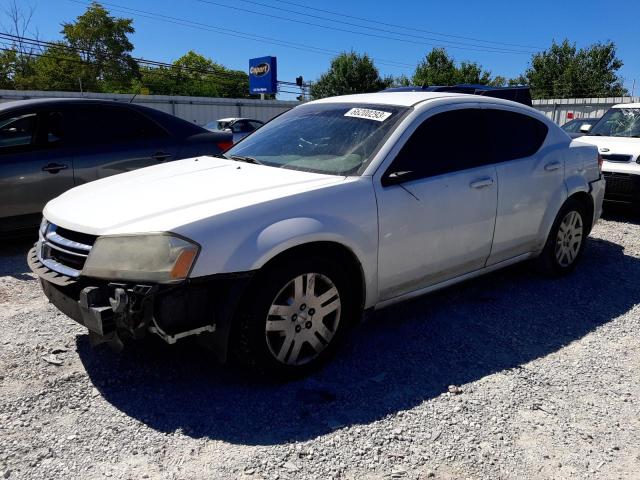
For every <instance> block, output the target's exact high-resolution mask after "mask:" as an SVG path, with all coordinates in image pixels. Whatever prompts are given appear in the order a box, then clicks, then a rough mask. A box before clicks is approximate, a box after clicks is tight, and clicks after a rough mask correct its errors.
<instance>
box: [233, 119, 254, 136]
mask: <svg viewBox="0 0 640 480" xmlns="http://www.w3.org/2000/svg"><path fill="white" fill-rule="evenodd" d="M231 131H232V132H233V133H246V132H252V131H253V128H251V127H249V123H248V122H246V121H245V120H239V121H237V122H235V123H234V124H233V125H232V126H231Z"/></svg>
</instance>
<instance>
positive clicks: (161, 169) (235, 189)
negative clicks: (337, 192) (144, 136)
mask: <svg viewBox="0 0 640 480" xmlns="http://www.w3.org/2000/svg"><path fill="white" fill-rule="evenodd" d="M344 179H345V177H341V176H335V175H323V174H317V173H309V172H301V171H296V170H288V169H283V168H275V167H267V166H263V165H253V164H247V163H240V162H235V161H232V160H225V159H222V158H214V157H198V158H191V159H187V160H180V161H175V162H170V163H166V164H162V165H156V166H153V167H148V168H143V169H140V170H135V171H133V172H128V173H123V174H120V175H115V176H113V177H109V178H104V179H102V180H97V181H95V182H91V183H87V184H85V185H81V186H79V187H76V188H73V189H71V190H69V191H67V192H65V193H64V194H62V195H60V196H59V197H57V198H55V199H54V200H51V201H50V202H49V203H48V204H47V205H46V207H45V209H44V216H45V217H46V218H47V220H49V221H50V222H52V223H55V224H56V225H60V226H61V227H64V228H67V229H70V230H75V231H79V232H84V233H89V234H93V235H105V234H118V233H138V232H151V231H172V230H175V229H176V228H178V227H180V226H182V225H186V224H188V223H191V222H194V221H197V220H200V219H202V218H208V217H211V216H214V215H218V214H221V213H226V212H229V211H231V210H234V209H238V208H244V207H247V206H249V205H252V204H258V203H263V202H267V201H270V200H274V199H277V198H282V197H285V196H289V195H295V194H299V193H301V192H305V191H309V190H315V189H318V188H322V187H325V186H328V185H334V184H336V183H339V182H342V181H344Z"/></svg>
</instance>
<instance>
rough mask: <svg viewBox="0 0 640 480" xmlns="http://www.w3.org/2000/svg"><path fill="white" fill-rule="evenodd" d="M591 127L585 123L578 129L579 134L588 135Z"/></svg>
mask: <svg viewBox="0 0 640 480" xmlns="http://www.w3.org/2000/svg"><path fill="white" fill-rule="evenodd" d="M591 127H592V125H591V124H590V123H585V124H584V125H582V126H581V127H580V133H589V131H590V130H591Z"/></svg>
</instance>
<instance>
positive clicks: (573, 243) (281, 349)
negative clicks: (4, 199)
mask: <svg viewBox="0 0 640 480" xmlns="http://www.w3.org/2000/svg"><path fill="white" fill-rule="evenodd" d="M603 194H604V181H603V179H602V176H601V172H600V165H599V155H598V151H597V149H596V148H595V147H593V146H589V145H585V144H581V143H579V142H578V141H572V140H571V139H570V138H569V137H568V136H567V135H566V134H565V133H564V132H563V131H562V130H561V129H560V128H559V127H557V126H556V125H555V124H554V123H553V122H551V121H549V120H548V119H546V118H545V117H544V116H543V115H541V114H540V113H538V112H536V111H535V110H533V109H531V108H529V107H525V106H523V105H520V104H517V103H513V102H509V101H506V100H500V99H495V98H487V97H482V96H473V95H463V94H450V93H431V92H381V93H376V94H365V95H353V96H345V97H336V98H329V99H323V100H319V101H315V102H310V103H307V104H304V105H301V106H298V107H296V108H294V109H292V110H291V111H289V112H287V113H285V114H283V115H281V116H279V117H278V118H276V119H275V120H273V121H271V122H270V123H268V124H267V125H265V126H264V127H263V128H261V129H260V130H258V131H257V132H255V133H254V134H253V135H251V136H250V137H247V138H246V139H244V140H243V141H242V142H240V143H239V144H238V145H236V146H235V147H233V148H232V149H231V150H229V151H227V152H226V153H225V154H224V156H223V157H217V158H214V157H198V158H193V159H189V160H182V161H177V162H172V163H170V164H166V165H158V166H154V167H150V168H146V169H142V170H138V171H135V172H131V173H125V174H122V175H118V176H115V177H111V178H107V179H104V180H99V181H96V182H93V183H90V184H87V185H83V186H80V187H77V188H75V189H73V190H71V191H69V192H67V193H65V194H63V195H61V196H60V197H58V198H57V199H55V200H53V201H51V202H50V203H49V204H48V205H47V206H46V208H45V210H44V220H43V223H42V226H41V231H40V241H39V242H38V243H37V244H36V246H35V248H33V249H32V250H31V251H30V253H29V263H30V265H31V268H32V269H33V271H34V272H35V273H37V274H38V275H39V276H40V278H41V281H42V286H43V289H44V292H45V294H46V295H47V296H48V297H49V299H50V300H51V301H52V302H53V303H54V304H55V305H56V306H57V307H58V308H59V309H60V310H62V311H63V312H64V313H66V314H67V315H68V316H70V317H72V318H73V319H75V320H76V321H78V322H80V323H82V324H83V325H85V326H86V327H87V328H88V330H89V333H90V335H91V337H92V338H93V340H94V341H96V342H99V341H108V342H119V339H120V338H122V337H123V336H128V337H134V338H137V337H140V336H143V335H146V334H149V333H151V334H154V335H158V336H160V337H161V338H163V339H164V340H165V341H166V342H168V343H173V342H175V341H177V340H179V339H181V338H183V337H187V336H197V337H198V339H199V340H201V341H202V342H203V343H204V344H206V345H208V346H210V347H212V348H214V349H215V351H216V352H218V354H219V357H220V358H221V359H226V358H233V359H235V360H238V361H240V362H242V363H245V364H248V365H250V366H252V367H254V368H257V369H260V370H264V371H267V372H270V373H275V374H285V375H286V374H292V373H295V374H298V373H300V372H306V371H307V370H308V369H312V368H314V367H316V366H317V365H318V364H320V363H321V362H322V361H323V360H324V359H325V358H327V357H328V356H329V354H330V353H331V352H332V351H333V350H334V349H335V348H336V346H337V345H339V344H340V341H341V340H342V339H343V338H344V336H345V334H346V333H347V332H348V330H349V327H351V326H352V325H354V324H355V323H356V322H358V320H359V319H360V318H361V317H362V313H363V311H365V310H367V309H377V308H381V307H384V306H386V305H389V304H392V303H395V302H399V301H402V300H405V299H407V298H411V297H415V296H416V295H422V294H424V293H427V292H431V291H433V290H436V289H439V288H443V287H446V286H448V285H451V284H453V283H456V282H460V281H463V280H466V279H469V278H472V277H475V276H478V275H482V274H484V273H487V272H490V271H493V270H496V269H499V268H502V267H505V266H507V265H511V264H514V263H516V262H521V261H524V260H528V259H535V261H536V263H537V264H538V265H539V266H540V267H541V268H542V269H543V270H544V271H546V272H548V273H550V274H552V275H559V274H565V273H567V272H570V271H571V270H572V269H573V268H574V267H575V266H576V264H577V262H578V260H579V259H580V256H581V254H582V251H583V249H584V246H585V242H586V236H587V235H588V234H589V232H590V230H591V228H592V226H593V225H594V223H595V222H596V221H597V220H598V218H599V216H600V213H601V208H602V198H603Z"/></svg>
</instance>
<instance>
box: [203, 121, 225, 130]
mask: <svg viewBox="0 0 640 480" xmlns="http://www.w3.org/2000/svg"><path fill="white" fill-rule="evenodd" d="M229 123H230V122H219V121H213V122H209V123H207V124H206V125H205V126H204V128H206V129H207V130H224V129H225V128H229Z"/></svg>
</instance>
